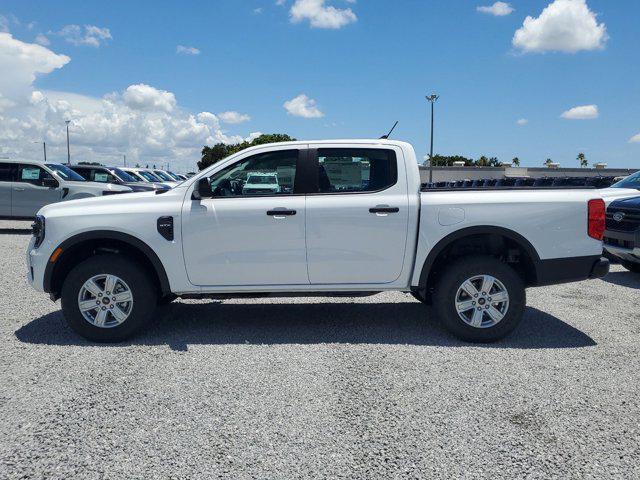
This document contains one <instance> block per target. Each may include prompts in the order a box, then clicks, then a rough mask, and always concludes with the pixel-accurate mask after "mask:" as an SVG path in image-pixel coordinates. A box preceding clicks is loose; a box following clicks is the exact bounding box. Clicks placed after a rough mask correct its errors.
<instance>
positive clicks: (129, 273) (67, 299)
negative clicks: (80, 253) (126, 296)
mask: <svg viewBox="0 0 640 480" xmlns="http://www.w3.org/2000/svg"><path fill="white" fill-rule="evenodd" d="M99 274H111V275H116V276H118V277H119V278H121V279H122V280H123V281H124V282H126V284H127V285H128V286H129V288H130V290H131V294H132V296H133V305H132V307H131V312H130V313H129V316H128V317H127V318H126V320H124V321H123V322H122V323H121V324H120V325H117V326H114V327H111V328H102V327H98V326H95V325H93V324H91V323H90V322H89V321H88V320H86V319H85V318H84V317H83V315H82V313H81V312H80V308H79V306H78V295H79V293H80V289H81V288H82V286H83V284H84V283H85V282H86V281H87V280H88V279H90V278H91V277H93V276H95V275H99ZM157 298H158V295H157V292H156V288H155V286H154V284H153V281H152V278H151V276H150V273H149V272H148V270H147V269H146V268H144V266H142V265H140V264H139V263H137V262H136V261H135V260H133V259H130V258H128V257H124V256H121V255H115V254H105V255H96V256H93V257H90V258H88V259H87V260H85V261H83V262H82V263H80V264H78V265H76V266H75V267H74V268H73V269H72V270H71V271H70V272H69V274H68V275H67V278H66V279H65V280H64V284H63V285H62V295H61V303H62V312H63V314H64V317H65V319H66V320H67V323H68V324H69V326H70V327H71V328H72V329H73V330H74V331H75V332H76V333H78V334H79V335H81V336H83V337H84V338H87V339H89V340H93V341H95V342H120V341H123V340H125V339H127V338H129V337H130V336H132V335H133V334H134V333H135V332H136V331H137V330H139V329H140V328H141V327H142V326H143V325H144V324H145V323H147V321H148V320H149V319H150V318H151V316H152V315H153V313H154V311H155V309H156V304H157Z"/></svg>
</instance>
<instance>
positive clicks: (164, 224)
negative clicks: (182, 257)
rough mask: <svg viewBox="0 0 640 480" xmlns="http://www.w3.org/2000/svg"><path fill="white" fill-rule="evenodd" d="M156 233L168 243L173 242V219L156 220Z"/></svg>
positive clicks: (162, 218)
mask: <svg viewBox="0 0 640 480" xmlns="http://www.w3.org/2000/svg"><path fill="white" fill-rule="evenodd" d="M158 233H159V234H160V235H162V236H163V237H164V238H166V239H167V240H169V241H170V242H171V241H173V217H160V218H159V219H158Z"/></svg>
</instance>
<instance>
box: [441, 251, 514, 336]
mask: <svg viewBox="0 0 640 480" xmlns="http://www.w3.org/2000/svg"><path fill="white" fill-rule="evenodd" d="M433 304H434V306H435V311H436V314H437V316H438V318H439V319H440V320H441V321H442V323H443V324H444V326H445V327H446V328H447V329H448V330H449V331H451V332H452V333H453V334H454V335H455V336H457V337H458V338H461V339H462V340H466V341H469V342H493V341H496V340H499V339H501V338H503V337H504V336H506V335H508V334H509V333H511V332H512V331H513V330H514V329H515V328H516V327H517V326H518V323H520V320H521V319H522V315H523V313H524V307H525V304H526V294H525V288H524V283H523V281H522V279H521V278H520V276H519V275H518V274H517V273H516V272H515V271H514V270H513V269H512V268H511V267H510V266H508V265H506V264H505V263H503V262H501V261H500V260H498V259H496V258H493V257H489V256H469V257H463V258H459V259H457V260H455V261H454V262H452V263H451V264H450V265H447V266H446V269H445V272H444V273H443V274H442V276H441V277H440V278H439V280H438V281H437V283H436V285H435V291H434V294H433Z"/></svg>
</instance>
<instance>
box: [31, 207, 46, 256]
mask: <svg viewBox="0 0 640 480" xmlns="http://www.w3.org/2000/svg"><path fill="white" fill-rule="evenodd" d="M31 232H32V233H33V237H34V238H35V239H36V243H35V244H34V247H36V248H38V247H39V246H40V245H42V242H43V241H44V233H45V221H44V217H43V216H42V215H36V219H35V221H34V222H33V223H32V224H31Z"/></svg>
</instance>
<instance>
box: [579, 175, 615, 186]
mask: <svg viewBox="0 0 640 480" xmlns="http://www.w3.org/2000/svg"><path fill="white" fill-rule="evenodd" d="M614 183H615V177H588V178H587V180H586V182H585V185H586V186H588V187H595V188H608V187H611V186H612V185H613V184H614Z"/></svg>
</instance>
